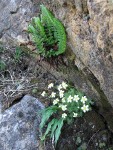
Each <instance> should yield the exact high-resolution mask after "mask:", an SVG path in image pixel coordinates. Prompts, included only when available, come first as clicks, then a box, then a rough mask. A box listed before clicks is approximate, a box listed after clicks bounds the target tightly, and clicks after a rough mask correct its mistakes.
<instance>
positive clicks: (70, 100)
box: [67, 95, 73, 103]
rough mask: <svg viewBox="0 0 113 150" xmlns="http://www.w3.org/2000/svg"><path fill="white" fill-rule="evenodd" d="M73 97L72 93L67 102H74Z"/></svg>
mask: <svg viewBox="0 0 113 150" xmlns="http://www.w3.org/2000/svg"><path fill="white" fill-rule="evenodd" d="M72 99H73V97H72V96H71V95H70V96H69V97H68V98H67V102H69V103H71V102H72Z"/></svg>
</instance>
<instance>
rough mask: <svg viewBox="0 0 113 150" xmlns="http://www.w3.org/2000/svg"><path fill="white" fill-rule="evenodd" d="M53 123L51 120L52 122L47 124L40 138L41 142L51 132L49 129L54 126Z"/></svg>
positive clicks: (53, 120)
mask: <svg viewBox="0 0 113 150" xmlns="http://www.w3.org/2000/svg"><path fill="white" fill-rule="evenodd" d="M54 122H55V119H52V121H51V122H49V123H48V126H47V129H46V132H45V134H44V136H43V137H42V138H41V140H42V141H44V140H45V138H46V136H47V135H48V133H49V132H50V131H51V127H52V125H53V124H54Z"/></svg>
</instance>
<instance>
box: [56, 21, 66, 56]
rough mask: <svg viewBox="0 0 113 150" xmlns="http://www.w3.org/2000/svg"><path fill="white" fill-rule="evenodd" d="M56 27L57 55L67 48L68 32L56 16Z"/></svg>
mask: <svg viewBox="0 0 113 150" xmlns="http://www.w3.org/2000/svg"><path fill="white" fill-rule="evenodd" d="M54 27H55V34H54V35H55V38H56V39H57V40H58V50H57V51H56V53H55V54H56V55H59V54H62V53H64V52H65V49H66V34H65V29H64V27H63V25H62V24H61V22H60V21H59V20H58V19H56V18H54Z"/></svg>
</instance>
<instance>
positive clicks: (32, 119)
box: [0, 95, 44, 150]
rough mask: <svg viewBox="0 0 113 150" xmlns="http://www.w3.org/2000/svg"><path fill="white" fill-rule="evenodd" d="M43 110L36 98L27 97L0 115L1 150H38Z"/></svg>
mask: <svg viewBox="0 0 113 150" xmlns="http://www.w3.org/2000/svg"><path fill="white" fill-rule="evenodd" d="M42 108H44V106H43V105H42V104H41V103H40V102H39V101H38V100H37V99H36V98H34V97H32V96H29V95H26V96H24V97H23V98H22V100H21V101H20V102H18V103H17V104H15V105H13V106H12V107H10V108H9V109H7V110H6V111H5V112H4V113H2V114H0V150H38V149H39V143H38V139H39V123H40V117H39V116H38V111H39V110H41V109H42Z"/></svg>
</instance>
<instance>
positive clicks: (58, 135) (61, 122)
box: [55, 118, 64, 145]
mask: <svg viewBox="0 0 113 150" xmlns="http://www.w3.org/2000/svg"><path fill="white" fill-rule="evenodd" d="M63 123H64V120H63V119H62V118H61V119H60V120H59V121H58V123H57V124H58V127H57V129H56V131H55V145H56V144H57V142H58V139H59V137H60V134H61V129H62V126H63Z"/></svg>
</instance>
